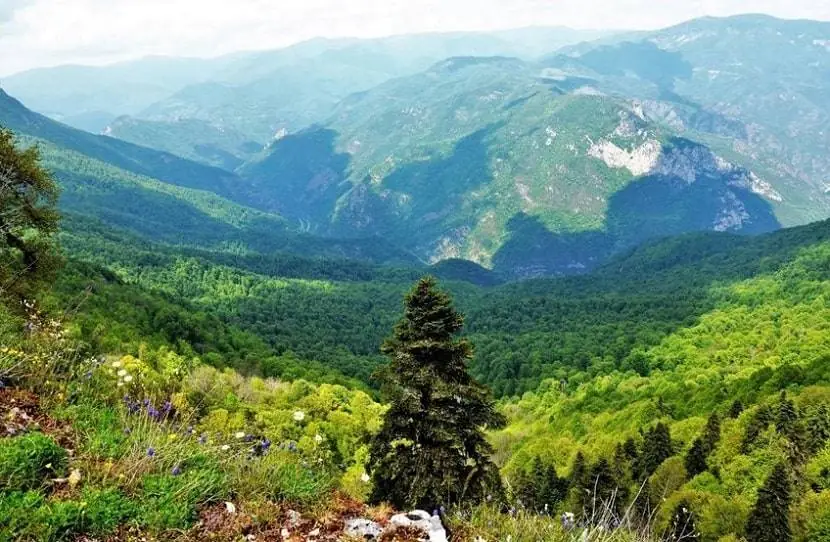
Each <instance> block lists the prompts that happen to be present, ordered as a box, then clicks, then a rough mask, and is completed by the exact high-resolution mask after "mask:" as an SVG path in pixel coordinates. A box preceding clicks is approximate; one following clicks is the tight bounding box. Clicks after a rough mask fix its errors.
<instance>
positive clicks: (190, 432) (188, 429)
mask: <svg viewBox="0 0 830 542" xmlns="http://www.w3.org/2000/svg"><path fill="white" fill-rule="evenodd" d="M187 434H188V435H192V434H193V426H192V425H188V426H187Z"/></svg>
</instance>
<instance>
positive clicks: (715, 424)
mask: <svg viewBox="0 0 830 542" xmlns="http://www.w3.org/2000/svg"><path fill="white" fill-rule="evenodd" d="M719 440H720V416H718V413H717V412H713V413H712V415H711V416H709V419H708V420H707V421H706V427H705V428H704V429H703V444H704V447H705V448H704V450H705V452H706V455H707V456H708V455H709V454H711V453H712V452H713V451H714V450H715V447H716V446H717V445H718V441H719Z"/></svg>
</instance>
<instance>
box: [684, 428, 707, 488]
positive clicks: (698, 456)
mask: <svg viewBox="0 0 830 542" xmlns="http://www.w3.org/2000/svg"><path fill="white" fill-rule="evenodd" d="M706 457H707V453H706V444H705V442H704V440H703V439H702V438H696V439H695V440H694V442H693V443H692V447H691V448H689V451H688V452H686V457H685V458H684V461H683V462H684V465H685V466H686V474H687V475H688V476H689V479H690V480H691V479H692V478H694V477H695V476H697V475H698V474H700V473H702V472H706V470H707V469H708V468H709V466H708V465H707V464H706Z"/></svg>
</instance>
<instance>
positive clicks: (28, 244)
mask: <svg viewBox="0 0 830 542" xmlns="http://www.w3.org/2000/svg"><path fill="white" fill-rule="evenodd" d="M57 201H58V187H57V184H56V183H55V181H54V179H52V176H51V175H50V174H49V172H48V171H46V169H44V168H43V167H41V165H40V154H39V153H38V150H37V148H36V147H30V148H29V149H27V150H19V149H18V148H17V147H16V145H15V139H14V136H13V134H12V133H11V132H10V131H9V130H6V129H3V128H2V127H0V295H4V296H6V297H12V298H15V297H16V298H18V301H19V299H20V298H22V297H28V296H31V295H33V293H35V292H36V290H37V288H38V287H39V286H40V285H41V284H43V283H44V282H46V281H47V280H48V279H49V278H50V277H51V276H52V274H53V272H54V271H55V269H56V268H57V266H58V264H59V262H60V259H59V257H58V256H57V250H56V235H55V234H56V233H57V230H58V219H59V215H58V212H57V209H56V206H57Z"/></svg>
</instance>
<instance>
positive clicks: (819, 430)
mask: <svg viewBox="0 0 830 542" xmlns="http://www.w3.org/2000/svg"><path fill="white" fill-rule="evenodd" d="M807 427H809V429H810V436H809V443H808V444H809V448H810V452H811V453H813V454H816V453H818V452H819V451H821V449H822V448H824V446H825V445H826V444H827V442H828V441H830V414H828V411H827V405H819V406H818V408H816V409H815V410H813V412H812V413H811V414H810V417H809V418H808V420H807Z"/></svg>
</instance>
